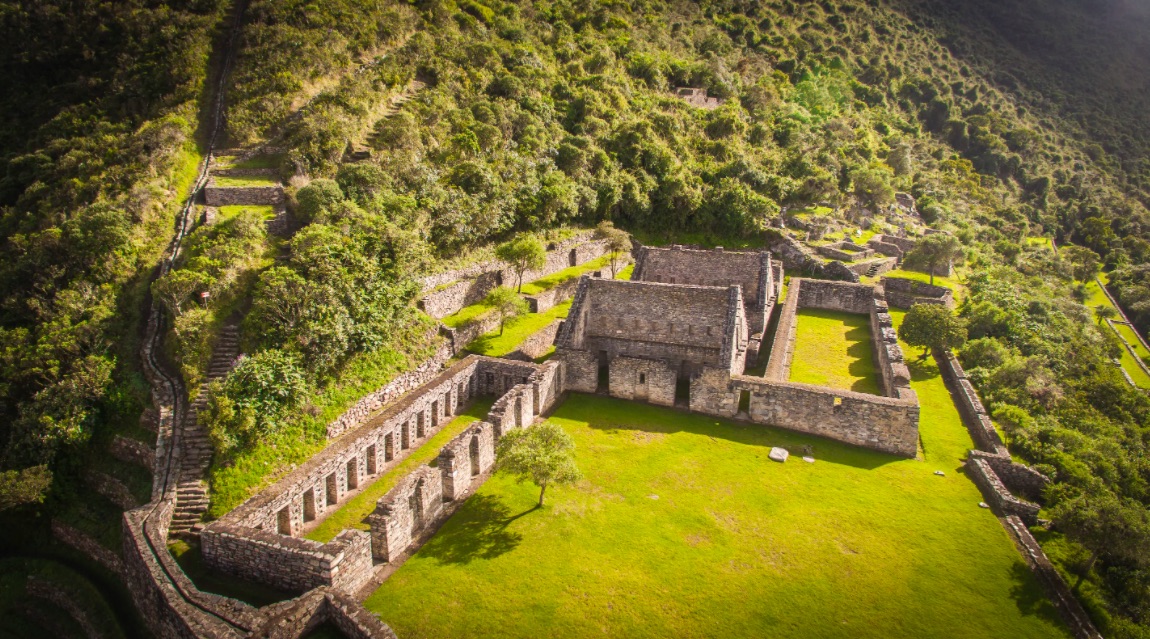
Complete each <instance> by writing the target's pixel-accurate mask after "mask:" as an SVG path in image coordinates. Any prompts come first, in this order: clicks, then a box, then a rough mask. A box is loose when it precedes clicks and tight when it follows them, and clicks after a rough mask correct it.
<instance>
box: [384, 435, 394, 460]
mask: <svg viewBox="0 0 1150 639" xmlns="http://www.w3.org/2000/svg"><path fill="white" fill-rule="evenodd" d="M392 459H395V434H394V433H388V434H386V435H384V436H383V461H385V462H389V461H391V460H392Z"/></svg>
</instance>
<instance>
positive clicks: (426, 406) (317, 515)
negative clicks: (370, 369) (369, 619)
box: [200, 355, 561, 593]
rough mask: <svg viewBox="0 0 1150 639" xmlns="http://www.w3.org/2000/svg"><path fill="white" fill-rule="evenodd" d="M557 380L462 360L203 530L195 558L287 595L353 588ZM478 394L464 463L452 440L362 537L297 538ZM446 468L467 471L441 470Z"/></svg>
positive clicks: (353, 533) (460, 484)
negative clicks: (486, 408) (482, 411)
mask: <svg viewBox="0 0 1150 639" xmlns="http://www.w3.org/2000/svg"><path fill="white" fill-rule="evenodd" d="M560 377H561V373H560V372H559V370H558V366H557V365H556V364H554V363H549V364H543V365H537V364H531V363H526V362H513V361H508V360H499V359H492V358H486V357H479V356H474V355H473V356H470V357H468V358H466V359H464V360H463V361H461V362H459V363H457V364H456V365H454V366H452V367H451V368H449V369H447V370H446V371H444V372H443V373H441V374H440V375H439V376H437V377H436V378H434V379H432V380H431V381H429V382H427V383H426V384H424V385H422V386H420V387H419V388H418V389H415V390H414V391H412V392H411V393H409V394H408V395H406V396H404V397H403V398H402V399H401V400H400V401H398V402H396V403H395V404H393V405H391V406H390V407H388V408H387V409H385V410H384V411H383V412H382V413H381V414H379V415H377V416H375V417H373V418H372V419H370V420H368V421H367V422H366V423H364V424H362V425H361V426H359V427H357V428H355V429H353V430H351V431H349V432H347V433H345V434H344V435H342V436H340V437H339V438H338V439H336V440H334V441H332V443H331V444H329V445H328V447H327V448H325V449H324V450H323V451H321V452H320V453H318V454H316V455H315V456H314V457H312V458H311V459H309V460H308V461H307V462H305V463H304V464H302V465H301V466H299V467H298V468H296V469H295V470H294V471H292V472H291V473H289V474H288V475H287V476H286V477H284V478H283V479H281V480H279V481H278V482H276V483H275V484H273V485H272V486H271V487H270V488H268V489H266V490H264V491H262V492H260V493H259V494H258V495H256V496H254V497H252V498H251V499H249V500H248V501H246V502H244V503H243V504H242V505H240V506H239V507H237V508H236V509H235V510H233V511H231V512H230V513H228V514H227V515H224V516H223V517H221V518H220V519H219V520H217V521H216V522H213V523H211V524H209V525H208V526H206V527H205V529H204V531H203V532H202V533H201V535H200V543H201V546H202V549H203V555H204V561H205V563H206V564H207V565H208V566H209V567H210V568H212V569H213V570H217V571H220V572H223V573H227V574H230V575H234V576H237V577H241V578H244V579H249V580H252V581H257V582H260V583H265V584H268V585H271V586H274V587H276V588H279V589H281V590H286V591H288V592H301V591H305V590H309V589H311V588H316V587H320V586H330V587H332V588H334V589H335V590H338V591H341V592H345V593H354V592H355V591H356V590H357V589H358V588H359V587H361V586H362V585H364V584H365V583H367V581H368V580H369V579H371V577H372V574H373V567H374V565H375V563H374V561H373V558H374V559H378V560H380V561H387V560H388V559H389V558H391V557H394V556H395V555H396V554H397V553H400V552H402V551H403V550H405V549H406V548H407V547H408V546H409V545H410V544H411V542H412V541H413V540H414V539H416V538H417V537H418V536H419V534H420V533H421V532H422V531H424V530H426V529H429V528H430V527H432V526H434V525H435V524H436V523H437V522H438V521H439V520H440V519H441V518H442V516H443V513H444V508H443V504H444V501H445V500H447V501H452V500H456V499H461V498H462V497H464V496H466V495H467V494H468V490H469V488H470V484H471V482H472V481H473V480H474V478H476V477H478V476H480V475H482V473H485V472H486V471H487V470H489V469H490V466H491V463H492V461H491V460H493V459H494V442H495V441H496V440H497V439H498V437H500V436H502V434H503V433H505V432H507V431H509V430H511V429H514V428H522V427H525V426H527V425H529V424H530V423H531V422H532V421H533V420H534V418H535V416H537V415H538V414H539V413H540V412H541V411H543V410H546V409H548V408H550V407H551V406H553V405H554V404H555V402H556V401H557V400H558V397H559V393H560V389H561V379H560ZM481 395H487V396H496V397H499V399H498V400H497V401H496V402H495V404H494V405H493V406H492V408H491V411H490V412H489V413H488V418H487V422H483V423H481V424H480V425H478V426H472V427H471V428H470V429H469V430H468V431H467V432H469V433H472V437H473V439H470V440H467V441H466V446H467V447H468V454H470V453H471V446H472V442H474V446H475V448H474V452H475V455H476V457H475V460H474V461H471V459H472V458H470V457H468V463H467V464H464V463H463V460H462V459H457V457H458V453H459V449H460V446H461V445H463V444H461V440H460V437H462V436H460V437H457V438H456V439H454V440H452V442H451V443H449V444H448V445H447V447H446V448H445V449H444V462H445V465H444V467H443V468H440V469H432V468H430V467H428V466H422V467H420V468H419V469H417V470H416V471H415V472H414V473H412V474H411V475H409V476H408V477H407V478H405V479H404V480H403V481H401V482H400V484H399V485H397V486H396V487H395V488H393V489H392V490H391V491H390V492H388V494H387V495H385V496H384V497H383V498H381V499H380V500H379V502H378V506H377V508H376V511H375V512H374V513H373V514H372V515H371V516H370V517H369V519H368V521H369V523H371V527H372V531H371V533H370V534H369V533H365V532H363V531H360V530H344V531H343V532H341V533H340V534H339V535H338V536H336V538H335V539H334V540H332V541H331V542H328V543H326V544H324V543H320V542H317V541H312V540H310V539H305V538H303V537H302V535H304V534H306V533H307V532H308V531H309V530H311V529H313V528H314V527H315V526H317V525H318V524H319V523H320V522H321V521H322V520H323V518H324V515H325V514H328V513H330V512H333V511H334V510H336V509H338V508H339V507H340V506H342V505H343V504H344V503H346V501H347V500H348V499H349V498H350V497H352V496H354V495H355V494H358V492H359V489H360V488H362V487H366V486H367V485H369V484H370V483H371V482H372V481H373V480H374V479H375V478H377V477H379V476H381V475H382V474H383V473H386V472H387V471H389V470H391V469H392V468H394V467H395V466H396V465H397V464H399V463H400V462H401V461H402V460H403V459H405V458H406V457H407V455H408V454H410V452H411V451H412V450H414V449H416V448H418V447H419V446H420V445H421V444H422V443H423V442H425V441H426V440H427V439H428V438H430V437H432V436H433V435H434V434H435V433H436V432H438V431H439V430H440V429H442V428H443V426H444V425H446V424H447V423H448V422H449V421H450V420H451V419H452V418H453V416H454V415H456V414H458V413H459V412H460V411H461V410H464V409H465V408H466V406H467V405H469V404H470V403H471V401H472V400H474V399H475V398H476V397H479V396H481ZM448 462H450V463H448ZM448 467H450V468H456V467H458V468H460V469H463V468H466V470H467V474H463V473H460V474H459V475H458V476H456V475H455V474H450V475H449V474H446V471H445V469H446V468H448ZM473 469H478V470H479V472H477V473H475V472H472V470H473ZM453 473H454V471H453Z"/></svg>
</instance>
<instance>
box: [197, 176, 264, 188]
mask: <svg viewBox="0 0 1150 639" xmlns="http://www.w3.org/2000/svg"><path fill="white" fill-rule="evenodd" d="M212 181H213V182H214V183H215V186H222V187H238V186H279V184H280V183H279V180H276V179H275V178H271V177H268V176H264V175H250V176H248V175H245V176H218V177H213V178H212Z"/></svg>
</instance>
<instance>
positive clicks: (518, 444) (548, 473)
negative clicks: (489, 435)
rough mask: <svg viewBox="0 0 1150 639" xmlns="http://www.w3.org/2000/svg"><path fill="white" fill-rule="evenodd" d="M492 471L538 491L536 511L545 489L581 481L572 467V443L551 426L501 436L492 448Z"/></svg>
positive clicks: (540, 425) (563, 432) (577, 472)
mask: <svg viewBox="0 0 1150 639" xmlns="http://www.w3.org/2000/svg"><path fill="white" fill-rule="evenodd" d="M495 467H496V468H497V469H498V471H499V472H500V473H504V474H507V475H511V476H513V477H515V481H517V482H518V483H520V484H522V483H524V482H528V481H529V482H531V483H533V484H535V485H536V486H538V487H539V507H540V508H542V507H543V498H544V496H545V495H546V494H547V487H548V486H570V485H572V484H574V483H576V482H578V481H579V480H581V479H583V473H581V472H580V471H579V467H578V466H576V465H575V440H573V439H571V436H570V435H568V434H567V432H566V431H564V430H563V427H562V426H559V425H558V424H555V423H552V422H549V421H548V422H543V423H542V424H536V425H534V426H532V427H531V428H520V429H516V430H513V431H511V432H510V433H504V435H503V437H501V438H499V442H498V443H497V444H496V446H495Z"/></svg>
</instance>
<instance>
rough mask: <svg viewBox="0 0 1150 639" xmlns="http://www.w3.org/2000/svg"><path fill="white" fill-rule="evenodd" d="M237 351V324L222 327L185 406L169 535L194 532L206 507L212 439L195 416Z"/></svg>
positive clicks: (227, 369)
mask: <svg viewBox="0 0 1150 639" xmlns="http://www.w3.org/2000/svg"><path fill="white" fill-rule="evenodd" d="M239 354H240V331H239V326H237V325H234V324H231V325H228V326H225V327H224V328H223V329H222V330H221V331H220V335H219V339H218V341H217V342H216V347H215V350H214V351H212V361H211V363H210V364H209V365H208V375H207V377H206V378H205V379H204V382H203V383H202V384H200V389H199V393H197V395H196V401H194V402H192V404H191V405H190V406H188V410H187V413H186V414H185V415H184V421H183V424H182V428H181V431H182V433H181V440H180V455H181V463H180V480H179V484H178V485H177V487H176V511H175V514H174V515H172V525H171V529H170V530H169V534H171V535H181V534H185V533H189V532H192V533H195V532H197V531H196V525H197V524H198V523H199V522H200V520H201V519H202V518H203V516H204V513H205V512H207V510H208V504H209V503H210V501H209V499H208V486H207V483H205V482H204V473H206V472H207V470H208V467H209V466H210V465H211V463H212V442H211V439H209V438H208V431H207V429H205V428H204V426H203V424H201V423H200V421H199V419H198V418H197V416H198V415H199V412H200V411H201V410H204V409H205V408H207V403H208V390H207V389H208V384H210V383H211V382H212V381H214V380H217V379H220V378H222V377H224V376H225V375H227V374H228V372H229V371H231V370H232V368H233V367H234V366H235V361H236V357H238V356H239Z"/></svg>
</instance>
